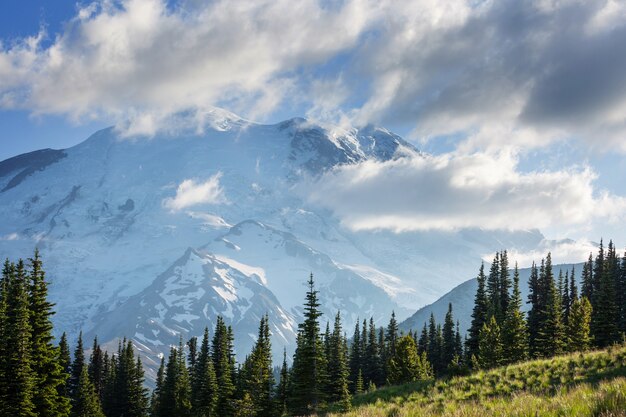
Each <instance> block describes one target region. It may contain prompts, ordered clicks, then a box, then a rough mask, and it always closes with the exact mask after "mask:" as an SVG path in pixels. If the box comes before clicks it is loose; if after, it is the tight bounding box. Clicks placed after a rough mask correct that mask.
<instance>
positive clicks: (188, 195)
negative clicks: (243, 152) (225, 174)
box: [163, 172, 228, 211]
mask: <svg viewBox="0 0 626 417" xmlns="http://www.w3.org/2000/svg"><path fill="white" fill-rule="evenodd" d="M220 178H222V173H221V172H218V173H217V174H215V175H213V176H212V177H210V178H209V179H208V180H206V181H204V182H201V181H196V180H193V179H186V180H184V181H183V182H181V183H180V185H179V186H178V188H177V189H176V196H174V197H173V198H166V199H164V200H163V206H164V207H165V208H167V209H169V210H171V211H178V210H182V209H185V208H188V207H192V206H197V205H200V204H224V203H226V202H227V201H228V200H227V199H226V197H225V195H224V189H223V188H222V187H221V186H220Z"/></svg>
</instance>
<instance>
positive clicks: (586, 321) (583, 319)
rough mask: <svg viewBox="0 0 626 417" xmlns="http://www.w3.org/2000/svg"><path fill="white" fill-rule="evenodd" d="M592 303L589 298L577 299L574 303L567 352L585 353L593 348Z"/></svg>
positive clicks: (570, 317) (570, 318)
mask: <svg viewBox="0 0 626 417" xmlns="http://www.w3.org/2000/svg"><path fill="white" fill-rule="evenodd" d="M590 324H591V303H590V302H589V300H587V297H582V298H577V299H576V300H574V302H573V303H572V307H571V309H570V315H569V320H568V326H567V336H568V337H567V342H568V343H567V350H569V351H570V352H577V351H585V350H588V349H589V347H590V346H591V336H590Z"/></svg>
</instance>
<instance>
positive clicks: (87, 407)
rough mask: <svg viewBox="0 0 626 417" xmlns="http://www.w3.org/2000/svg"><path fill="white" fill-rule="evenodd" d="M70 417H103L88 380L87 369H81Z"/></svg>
mask: <svg viewBox="0 0 626 417" xmlns="http://www.w3.org/2000/svg"><path fill="white" fill-rule="evenodd" d="M72 417H104V413H103V412H102V407H101V406H100V400H99V399H98V395H97V394H96V391H95V388H94V386H93V384H92V382H91V380H90V379H89V374H88V372H87V367H86V366H83V367H82V368H81V372H80V376H79V377H78V384H77V385H76V391H75V393H74V404H73V405H72Z"/></svg>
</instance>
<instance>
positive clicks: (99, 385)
mask: <svg viewBox="0 0 626 417" xmlns="http://www.w3.org/2000/svg"><path fill="white" fill-rule="evenodd" d="M87 371H88V374H89V379H90V380H91V382H92V383H93V386H94V389H95V391H96V395H97V396H98V400H99V401H102V395H103V390H104V376H105V375H104V352H102V349H101V348H100V345H99V344H98V338H97V337H95V338H94V339H93V348H92V349H91V355H90V357H89V367H88V368H87Z"/></svg>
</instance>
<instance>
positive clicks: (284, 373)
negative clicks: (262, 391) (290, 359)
mask: <svg viewBox="0 0 626 417" xmlns="http://www.w3.org/2000/svg"><path fill="white" fill-rule="evenodd" d="M288 387H289V367H288V366H287V349H284V350H283V365H282V367H281V368H280V381H279V382H278V386H277V387H276V403H277V407H276V409H277V415H279V416H283V415H285V414H286V413H287V395H288Z"/></svg>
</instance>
